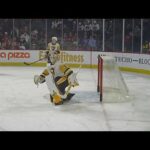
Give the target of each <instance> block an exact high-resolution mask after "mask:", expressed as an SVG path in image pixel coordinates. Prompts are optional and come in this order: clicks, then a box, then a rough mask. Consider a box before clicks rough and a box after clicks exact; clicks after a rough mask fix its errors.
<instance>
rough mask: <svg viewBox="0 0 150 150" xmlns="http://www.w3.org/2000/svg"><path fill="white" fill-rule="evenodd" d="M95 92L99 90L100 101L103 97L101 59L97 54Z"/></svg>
mask: <svg viewBox="0 0 150 150" xmlns="http://www.w3.org/2000/svg"><path fill="white" fill-rule="evenodd" d="M97 92H100V102H102V99H103V59H102V57H101V56H100V55H98V82H97Z"/></svg>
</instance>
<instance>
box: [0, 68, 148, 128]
mask: <svg viewBox="0 0 150 150" xmlns="http://www.w3.org/2000/svg"><path fill="white" fill-rule="evenodd" d="M43 69H44V68H36V67H35V68H32V67H24V68H23V67H0V131H97V130H98V131H118V130H119V131H149V130H150V77H149V76H144V75H136V74H129V73H123V77H124V78H125V82H126V83H127V86H128V88H129V90H130V94H131V95H132V98H133V100H132V101H129V102H124V103H103V104H101V103H99V95H98V93H97V92H96V90H97V85H96V80H97V71H96V70H90V69H81V70H80V72H79V74H78V80H79V83H80V86H79V87H76V88H74V89H72V91H73V92H75V93H76V95H75V96H74V97H73V99H72V101H70V102H69V103H68V104H65V105H62V106H57V107H56V106H54V105H52V104H51V103H50V100H49V93H48V89H47V86H46V84H42V85H40V86H39V87H38V88H37V87H36V86H35V85H34V83H33V76H34V75H35V74H40V73H41V72H42V70H43Z"/></svg>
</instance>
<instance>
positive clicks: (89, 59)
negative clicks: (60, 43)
mask: <svg viewBox="0 0 150 150" xmlns="http://www.w3.org/2000/svg"><path fill="white" fill-rule="evenodd" d="M99 54H100V55H102V56H103V55H110V56H114V57H115V59H116V62H117V64H118V65H119V67H120V70H122V71H129V72H136V73H143V74H149V75H150V55H146V54H132V53H116V52H91V51H62V52H61V54H60V61H61V62H62V63H67V64H68V65H70V66H71V67H79V65H81V64H82V68H97V56H98V55H99ZM40 58H41V51H38V50H23V51H20V50H1V51H0V66H26V65H24V62H33V61H36V60H38V59H40ZM32 66H37V67H45V66H46V62H45V61H41V62H39V63H36V64H34V65H32Z"/></svg>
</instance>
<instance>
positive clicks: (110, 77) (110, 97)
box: [97, 55, 129, 102]
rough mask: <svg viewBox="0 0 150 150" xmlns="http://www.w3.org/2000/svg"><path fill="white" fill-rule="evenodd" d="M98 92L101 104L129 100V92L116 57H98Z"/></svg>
mask: <svg viewBox="0 0 150 150" xmlns="http://www.w3.org/2000/svg"><path fill="white" fill-rule="evenodd" d="M97 92H99V94H100V101H101V102H102V101H103V102H125V101H127V100H129V90H128V88H127V85H126V83H125V81H124V79H123V76H122V74H121V72H120V70H119V67H118V65H117V63H116V61H115V58H114V57H111V56H100V55H99V56H98V82H97Z"/></svg>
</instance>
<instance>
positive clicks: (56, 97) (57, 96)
mask: <svg viewBox="0 0 150 150" xmlns="http://www.w3.org/2000/svg"><path fill="white" fill-rule="evenodd" d="M61 101H62V99H61V97H60V96H59V95H57V94H55V95H54V96H53V102H54V103H55V104H58V103H60V102H61Z"/></svg>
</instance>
